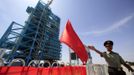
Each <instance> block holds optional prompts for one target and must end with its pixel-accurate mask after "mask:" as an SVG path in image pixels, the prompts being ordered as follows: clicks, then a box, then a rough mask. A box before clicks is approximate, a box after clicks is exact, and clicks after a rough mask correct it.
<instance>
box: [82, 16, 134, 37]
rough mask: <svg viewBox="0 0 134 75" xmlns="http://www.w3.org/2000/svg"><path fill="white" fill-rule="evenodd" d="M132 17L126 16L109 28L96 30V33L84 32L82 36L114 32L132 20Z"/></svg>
mask: <svg viewBox="0 0 134 75" xmlns="http://www.w3.org/2000/svg"><path fill="white" fill-rule="evenodd" d="M133 17H134V14H132V15H130V16H127V17H125V18H123V19H121V20H119V21H117V22H115V23H113V24H112V25H110V27H108V28H106V29H103V30H98V31H89V32H85V33H83V34H82V35H90V34H97V35H102V34H105V33H109V32H111V31H114V30H115V29H119V28H120V27H122V26H125V25H127V23H128V22H129V21H130V20H132V18H133Z"/></svg>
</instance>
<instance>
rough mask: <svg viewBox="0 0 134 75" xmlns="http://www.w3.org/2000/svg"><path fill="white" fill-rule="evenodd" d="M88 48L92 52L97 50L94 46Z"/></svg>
mask: <svg viewBox="0 0 134 75" xmlns="http://www.w3.org/2000/svg"><path fill="white" fill-rule="evenodd" d="M88 48H89V49H91V50H96V48H95V47H94V46H88Z"/></svg>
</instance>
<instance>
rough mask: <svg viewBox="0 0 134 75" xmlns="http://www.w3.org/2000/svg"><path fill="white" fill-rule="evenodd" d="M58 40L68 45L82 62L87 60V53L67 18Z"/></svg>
mask: <svg viewBox="0 0 134 75" xmlns="http://www.w3.org/2000/svg"><path fill="white" fill-rule="evenodd" d="M60 42H63V43H65V44H66V45H68V46H69V47H70V48H72V50H74V52H75V53H76V54H77V56H78V57H79V58H80V59H81V61H82V62H83V64H85V63H86V62H87V59H88V53H87V51H86V49H85V47H84V45H83V43H82V42H81V40H80V39H79V37H78V35H77V34H76V33H75V31H74V29H73V27H72V25H71V23H70V21H69V20H68V22H67V24H66V27H65V29H64V31H63V33H62V35H61V38H60Z"/></svg>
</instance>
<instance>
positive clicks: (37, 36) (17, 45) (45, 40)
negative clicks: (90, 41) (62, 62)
mask: <svg viewBox="0 0 134 75" xmlns="http://www.w3.org/2000/svg"><path fill="white" fill-rule="evenodd" d="M26 11H27V13H28V14H29V18H28V20H27V21H26V22H25V25H24V26H23V25H20V24H18V23H16V22H12V23H11V25H10V26H9V28H8V29H7V31H6V32H5V34H4V35H3V36H2V38H1V39H0V48H6V49H10V50H11V52H10V53H9V54H8V55H7V57H4V58H5V59H6V61H7V62H10V61H11V60H13V59H14V58H22V59H24V60H25V61H26V64H27V65H28V63H29V62H30V61H31V60H49V61H55V60H59V59H60V55H61V53H60V52H61V45H60V42H59V27H60V18H59V17H58V16H56V15H54V14H53V13H52V11H51V9H50V8H49V6H48V5H47V4H45V3H43V2H42V1H38V3H37V5H36V7H35V8H33V7H28V8H27V10H26ZM15 25H16V26H18V27H16V28H13V27H14V26H15Z"/></svg>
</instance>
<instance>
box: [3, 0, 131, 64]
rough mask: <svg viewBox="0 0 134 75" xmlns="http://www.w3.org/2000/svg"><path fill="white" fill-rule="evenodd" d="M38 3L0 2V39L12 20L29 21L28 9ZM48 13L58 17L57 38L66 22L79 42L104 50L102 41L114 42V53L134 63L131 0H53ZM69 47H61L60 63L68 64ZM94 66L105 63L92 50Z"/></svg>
mask: <svg viewBox="0 0 134 75" xmlns="http://www.w3.org/2000/svg"><path fill="white" fill-rule="evenodd" d="M37 1H38V0H0V37H1V36H2V35H3V34H4V32H5V30H6V29H7V28H8V26H9V25H10V23H11V22H12V21H16V22H18V23H20V24H22V25H24V22H25V21H26V19H27V18H28V14H27V13H26V8H27V6H33V7H34V6H35V5H36V3H37ZM50 7H51V10H52V11H53V12H54V13H55V14H56V15H58V16H59V17H60V18H61V24H60V25H61V26H60V35H61V33H62V31H63V29H64V27H65V24H66V22H67V20H68V19H70V21H71V23H72V25H73V28H74V30H75V31H76V33H77V34H78V35H79V37H80V39H81V41H82V42H83V43H84V44H86V45H94V46H95V47H96V48H97V49H99V50H100V51H105V50H106V49H105V48H104V46H103V42H104V41H105V40H109V39H110V40H113V41H114V48H113V50H114V51H115V52H118V53H119V54H120V55H121V56H122V57H123V58H124V59H125V60H127V61H134V58H133V57H134V46H133V45H134V40H133V38H134V0H53V3H52V4H51V5H50ZM68 53H69V52H68V47H67V45H65V44H62V60H63V61H65V62H68V61H69V57H68ZM91 56H92V58H93V63H105V61H104V59H103V58H101V57H100V56H99V55H98V54H96V53H95V52H93V51H91Z"/></svg>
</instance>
